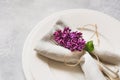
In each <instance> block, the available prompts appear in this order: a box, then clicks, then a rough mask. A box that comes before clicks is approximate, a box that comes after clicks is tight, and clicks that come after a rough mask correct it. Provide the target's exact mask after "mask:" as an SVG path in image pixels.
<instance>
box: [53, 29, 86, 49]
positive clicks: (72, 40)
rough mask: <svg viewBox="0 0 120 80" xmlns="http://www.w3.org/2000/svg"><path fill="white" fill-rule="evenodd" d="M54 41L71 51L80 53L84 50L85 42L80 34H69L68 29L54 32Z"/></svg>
mask: <svg viewBox="0 0 120 80" xmlns="http://www.w3.org/2000/svg"><path fill="white" fill-rule="evenodd" d="M53 35H54V40H55V41H56V42H57V43H58V44H59V45H60V46H63V47H65V48H67V49H69V50H71V51H81V50H83V49H84V48H85V40H84V39H83V37H82V33H81V32H77V31H75V32H71V29H70V28H69V27H65V28H64V29H63V31H62V30H57V31H55V32H54V34H53Z"/></svg>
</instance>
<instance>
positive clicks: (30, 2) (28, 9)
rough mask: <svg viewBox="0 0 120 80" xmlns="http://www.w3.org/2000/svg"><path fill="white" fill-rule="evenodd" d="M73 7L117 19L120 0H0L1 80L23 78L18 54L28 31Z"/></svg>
mask: <svg viewBox="0 0 120 80" xmlns="http://www.w3.org/2000/svg"><path fill="white" fill-rule="evenodd" d="M74 8H75V9H76V8H77V9H80V8H87V9H94V10H98V11H101V12H104V13H107V14H109V15H111V16H113V17H115V18H116V19H118V20H120V0H0V80H25V77H24V74H23V70H22V61H21V60H22V56H21V55H22V48H23V44H24V41H25V39H26V37H27V35H28V34H29V32H30V31H31V30H32V29H33V28H34V26H35V25H36V24H37V23H38V22H39V21H40V20H42V19H43V18H45V17H46V16H48V15H50V14H52V13H54V12H57V11H61V10H65V9H74Z"/></svg>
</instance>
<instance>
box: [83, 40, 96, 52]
mask: <svg viewBox="0 0 120 80" xmlns="http://www.w3.org/2000/svg"><path fill="white" fill-rule="evenodd" d="M85 50H86V51H88V52H89V53H91V52H92V51H93V50H94V44H93V41H88V42H87V43H86V45H85Z"/></svg>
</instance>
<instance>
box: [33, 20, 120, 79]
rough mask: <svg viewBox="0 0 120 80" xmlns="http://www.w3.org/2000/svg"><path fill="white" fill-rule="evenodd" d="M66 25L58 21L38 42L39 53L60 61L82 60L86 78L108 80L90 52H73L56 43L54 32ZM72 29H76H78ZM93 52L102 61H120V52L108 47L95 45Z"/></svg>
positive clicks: (81, 63)
mask: <svg viewBox="0 0 120 80" xmlns="http://www.w3.org/2000/svg"><path fill="white" fill-rule="evenodd" d="M65 26H66V25H64V24H63V23H62V22H61V21H57V22H56V23H55V25H54V26H53V27H52V29H51V30H50V31H49V32H48V33H47V34H45V36H44V37H43V38H42V39H41V40H40V41H39V42H38V44H37V46H36V47H35V50H36V51H37V53H39V54H40V55H42V56H45V57H47V58H50V59H53V60H55V61H60V62H67V63H77V62H78V61H80V60H81V62H79V63H80V66H81V68H82V70H83V73H84V75H85V78H86V80H107V79H106V78H105V76H104V75H103V73H102V71H101V69H100V67H99V65H98V64H97V62H96V61H95V59H94V58H93V57H91V55H90V54H89V53H87V52H85V51H83V50H82V51H80V52H78V51H75V52H71V51H70V50H68V49H66V48H64V47H62V46H59V45H57V44H56V42H55V41H54V40H53V33H54V32H55V31H56V30H57V29H63V28H64V27H65ZM72 30H75V31H76V29H72ZM93 53H94V54H96V55H97V56H98V57H99V58H100V60H102V61H105V62H108V63H112V64H119V63H120V54H117V53H115V52H114V51H111V50H107V48H106V49H103V48H102V47H99V48H98V47H95V50H94V51H93ZM116 80H119V79H116Z"/></svg>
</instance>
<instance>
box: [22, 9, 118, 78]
mask: <svg viewBox="0 0 120 80" xmlns="http://www.w3.org/2000/svg"><path fill="white" fill-rule="evenodd" d="M58 19H60V20H63V21H64V22H65V23H67V24H68V25H69V26H71V27H80V26H83V25H85V24H97V25H98V30H99V32H100V33H101V34H103V35H104V36H105V37H106V38H107V39H108V40H109V42H111V44H112V47H113V46H114V49H116V50H118V49H119V48H120V47H119V44H118V42H119V41H120V37H118V36H117V35H118V34H120V32H119V30H120V22H119V21H117V20H116V19H114V18H112V17H110V16H108V15H106V14H103V13H100V12H98V11H93V10H87V9H72V10H65V11H62V12H59V13H55V14H53V15H51V16H49V17H47V18H45V19H44V20H42V21H41V22H40V23H39V24H38V25H37V26H36V27H35V28H34V29H33V30H32V31H31V33H30V34H29V36H28V37H27V39H26V41H25V44H24V48H23V53H22V63H23V70H24V74H25V76H26V79H27V80H84V76H83V74H82V71H81V69H80V67H79V66H78V67H76V68H72V67H67V66H64V65H63V63H59V62H55V61H52V60H49V59H47V58H44V57H42V56H39V55H37V54H36V52H35V51H34V48H35V45H36V44H37V42H38V41H39V40H40V38H41V37H42V36H43V35H44V34H45V33H46V32H47V31H48V30H49V29H50V28H51V27H52V26H53V25H54V24H55V21H56V20H58ZM104 45H105V44H104Z"/></svg>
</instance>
